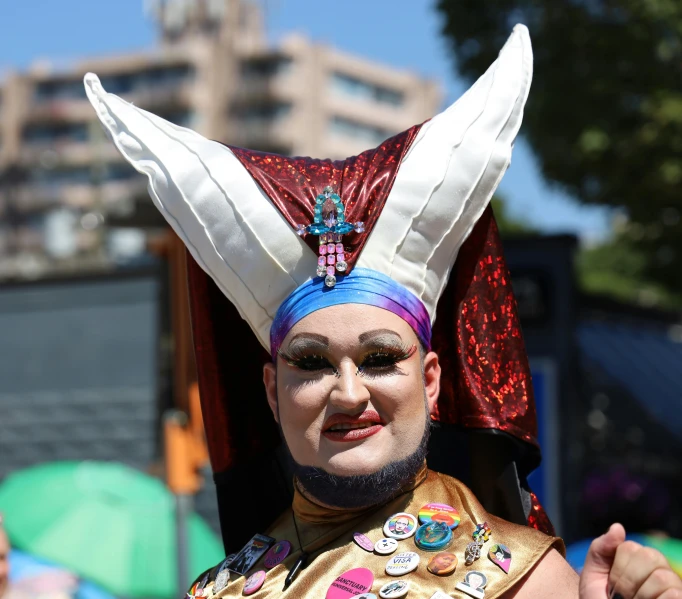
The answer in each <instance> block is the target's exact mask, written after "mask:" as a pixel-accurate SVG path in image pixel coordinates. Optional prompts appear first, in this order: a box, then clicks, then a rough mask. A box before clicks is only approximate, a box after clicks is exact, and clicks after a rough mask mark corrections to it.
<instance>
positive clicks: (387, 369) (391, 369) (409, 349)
mask: <svg viewBox="0 0 682 599" xmlns="http://www.w3.org/2000/svg"><path fill="white" fill-rule="evenodd" d="M416 351H417V346H416V345H412V346H407V345H398V346H396V347H386V348H381V349H380V350H375V351H373V352H370V353H368V354H367V355H366V356H365V357H364V358H363V360H362V361H361V362H360V366H358V370H357V374H361V375H363V376H365V377H367V378H370V379H371V378H376V377H379V376H385V375H391V374H402V373H403V371H402V370H401V369H400V366H398V364H399V363H400V362H403V361H404V360H407V359H409V358H411V357H412V356H413V355H414V353H415V352H416ZM377 357H379V358H385V359H387V360H388V362H387V363H385V364H376V365H373V366H372V365H367V364H366V362H367V360H368V359H371V358H377Z"/></svg>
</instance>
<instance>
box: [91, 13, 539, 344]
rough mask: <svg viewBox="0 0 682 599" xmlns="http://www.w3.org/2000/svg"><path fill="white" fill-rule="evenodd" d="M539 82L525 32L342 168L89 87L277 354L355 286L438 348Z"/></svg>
mask: <svg viewBox="0 0 682 599" xmlns="http://www.w3.org/2000/svg"><path fill="white" fill-rule="evenodd" d="M531 76H532V52H531V47H530V40H529V36H528V31H527V29H526V28H525V27H524V26H521V25H519V26H517V27H516V28H515V29H514V32H513V33H512V35H511V37H510V38H509V40H508V41H507V43H506V45H505V46H504V48H503V49H502V51H501V52H500V55H499V57H498V59H497V60H496V61H495V63H494V64H493V65H492V66H491V67H490V68H489V69H488V71H487V72H486V73H485V74H484V75H483V76H482V77H481V78H480V79H479V80H478V81H477V82H476V83H475V84H474V85H473V87H471V89H469V90H468V91H467V92H466V93H465V94H464V95H463V96H462V97H461V98H460V99H459V100H458V101H457V102H455V103H454V104H453V105H452V106H450V107H449V108H448V109H447V110H445V111H444V112H442V113H441V114H439V115H437V116H435V117H434V118H433V119H431V120H430V121H428V122H426V123H424V124H422V125H421V126H417V127H413V128H412V129H410V130H408V131H406V132H404V133H402V134H400V135H398V136H396V137H394V138H391V139H390V140H387V141H386V142H384V143H383V144H381V146H379V147H378V148H376V149H374V150H369V151H368V152H365V153H363V154H361V155H360V156H357V157H352V158H349V159H347V160H346V161H338V162H331V161H324V160H312V159H303V158H293V159H290V158H284V157H280V156H275V155H272V154H263V153H259V152H250V151H247V150H242V149H239V148H231V147H227V146H225V145H222V144H220V143H217V142H214V141H210V140H208V139H206V138H204V137H202V136H201V135H199V134H197V133H195V132H193V131H191V130H189V129H185V128H183V127H179V126H176V125H173V124H171V123H169V122H167V121H165V120H164V119H162V118H160V117H158V116H155V115H154V114H152V113H149V112H147V111H145V110H142V109H139V108H137V107H135V106H133V105H131V104H129V103H127V102H125V101H124V100H122V99H121V98H119V97H117V96H115V95H113V94H109V93H106V91H105V90H104V89H103V88H102V86H101V84H100V82H99V80H98V78H97V77H96V76H95V75H93V74H88V75H86V76H85V87H86V91H87V95H88V98H89V99H90V102H91V103H92V105H93V106H94V108H95V110H96V112H97V116H98V117H99V119H100V120H101V122H102V124H103V125H104V127H105V128H106V130H107V131H108V132H109V134H110V135H111V138H112V139H113V141H114V143H115V145H116V147H117V148H118V149H119V150H120V152H121V153H122V154H123V156H124V157H125V158H126V160H128V162H130V164H131V165H132V166H133V167H134V168H135V169H136V170H138V171H139V172H140V173H143V174H145V175H147V177H148V178H149V193H150V195H151V197H152V200H153V201H154V203H155V204H156V206H157V208H158V209H159V210H160V211H161V213H162V214H163V216H164V217H165V218H166V220H167V221H168V223H169V224H170V225H171V226H172V227H173V229H174V230H175V232H176V233H177V234H178V235H179V236H180V238H181V239H182V240H183V241H184V243H185V244H186V246H187V248H188V249H189V251H190V253H191V255H192V256H193V258H194V260H195V261H196V262H197V263H198V264H199V265H200V266H201V268H202V269H204V270H205V272H206V273H208V275H210V277H211V278H212V279H213V281H214V282H215V283H216V285H217V286H218V287H219V288H220V290H221V291H222V292H223V293H224V294H225V296H226V297H227V298H229V300H230V301H231V302H232V303H233V304H234V305H235V306H236V307H237V309H238V310H239V313H240V314H241V316H242V317H243V318H244V319H245V320H246V321H247V322H248V323H249V325H250V326H251V328H252V330H253V331H254V333H255V334H256V335H257V337H258V339H259V341H260V343H261V344H262V345H263V346H264V347H265V348H266V349H271V350H273V351H274V350H275V349H276V347H277V346H278V343H279V342H281V340H282V338H283V335H284V334H286V330H288V329H289V328H290V326H293V323H292V319H293V320H298V319H300V318H301V317H302V315H305V314H303V312H306V310H309V311H312V309H310V307H309V308H302V302H303V303H304V304H311V306H312V308H314V309H318V308H320V307H324V305H330V302H331V303H341V302H342V301H343V298H342V296H343V293H344V290H348V289H350V287H351V286H352V285H355V286H356V287H354V289H355V290H356V291H357V285H359V286H360V288H361V290H363V291H364V292H367V294H368V295H372V294H374V295H377V294H378V295H381V294H385V295H386V296H387V299H386V300H377V301H374V300H368V301H367V303H376V305H380V306H381V307H387V309H394V308H395V309H396V310H403V311H404V310H406V311H407V312H409V313H411V317H412V319H413V321H414V322H411V324H412V325H413V327H414V328H415V330H416V331H417V333H418V335H419V336H420V338H422V341H424V342H425V343H426V345H429V343H430V335H431V325H432V323H433V321H434V320H435V316H436V304H437V303H438V300H439V298H440V296H441V294H442V292H443V290H444V288H445V286H446V284H447V282H448V277H449V275H450V271H451V269H452V266H453V264H454V262H455V259H456V257H457V254H458V251H459V249H460V247H461V246H462V244H463V243H464V241H465V240H466V239H467V236H468V235H469V234H470V233H471V231H472V229H473V227H474V225H475V224H476V222H477V221H478V220H479V218H480V217H481V215H482V213H483V211H484V210H485V208H486V206H487V205H488V202H489V200H490V198H491V197H492V195H493V193H494V191H495V189H496V188H497V185H498V184H499V182H500V179H501V177H502V175H503V174H504V172H505V171H506V169H507V167H508V166H509V163H510V160H511V151H512V145H513V142H514V138H515V137H516V135H517V133H518V131H519V127H520V125H521V120H522V116H523V109H524V105H525V102H526V98H527V96H528V91H529V88H530V83H531ZM302 235H306V236H307V239H304V238H303V237H302ZM306 241H308V243H306ZM360 273H362V274H364V275H365V276H364V277H360ZM367 276H369V278H370V279H372V282H370V283H367ZM361 279H362V280H361ZM367 285H369V286H370V288H367ZM377 285H378V286H379V287H380V288H381V289H382V290H383V291H381V290H379V291H377V289H376V287H377ZM332 288H333V289H332ZM332 290H333V291H334V293H328V292H329V291H332ZM396 290H397V291H396ZM396 293H397V296H399V297H398V299H397V300H396ZM292 294H298V295H297V297H298V299H297V300H296V301H295V302H292V300H291V298H292ZM311 296H315V297H316V298H317V299H315V300H312V299H310V298H311ZM302 297H306V298H308V299H305V300H304V299H301V298H302ZM319 298H325V299H324V300H321V299H319ZM390 300H396V301H397V302H398V304H401V305H400V306H398V307H397V308H396V307H395V306H393V304H391V305H383V304H386V302H389V303H390ZM382 301H383V304H382ZM289 304H291V305H289ZM404 304H406V305H404ZM285 305H286V308H285ZM282 308H285V309H284V312H286V314H282ZM278 310H279V311H280V316H279V317H278V321H277V322H276V323H275V326H274V327H273V321H274V320H275V318H276V316H277V314H278ZM309 311H308V312H306V313H309ZM394 311H395V310H394ZM425 321H426V322H425Z"/></svg>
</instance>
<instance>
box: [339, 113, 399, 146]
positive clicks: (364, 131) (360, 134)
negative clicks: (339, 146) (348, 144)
mask: <svg viewBox="0 0 682 599" xmlns="http://www.w3.org/2000/svg"><path fill="white" fill-rule="evenodd" d="M329 130H330V132H331V133H332V134H333V135H339V136H342V137H349V138H353V139H356V140H358V141H363V142H368V143H371V144H379V143H381V142H382V141H385V140H386V139H388V138H389V137H391V135H393V132H392V131H389V130H388V129H384V128H383V127H377V126H375V125H368V124H366V123H360V122H359V121H355V120H353V119H348V118H345V117H342V116H334V117H332V119H331V121H330V122H329Z"/></svg>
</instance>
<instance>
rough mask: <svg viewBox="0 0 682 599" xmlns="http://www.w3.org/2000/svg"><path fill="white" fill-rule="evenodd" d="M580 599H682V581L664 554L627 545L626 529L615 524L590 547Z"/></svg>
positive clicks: (633, 544) (646, 548) (628, 542)
mask: <svg viewBox="0 0 682 599" xmlns="http://www.w3.org/2000/svg"><path fill="white" fill-rule="evenodd" d="M580 599H682V579H680V577H679V576H677V574H675V572H673V570H672V568H671V567H670V564H669V563H668V560H666V559H665V557H664V556H663V554H662V553H660V552H659V551H656V550H655V549H652V548H651V547H644V546H642V545H640V544H639V543H635V542H634V541H626V540H625V529H624V528H623V527H622V526H621V525H620V524H613V525H612V526H611V528H609V530H608V531H607V532H606V534H604V535H602V536H601V537H598V538H596V539H595V540H594V541H592V544H591V545H590V549H589V551H588V552H587V557H586V558H585V566H584V568H583V573H582V575H581V576H580Z"/></svg>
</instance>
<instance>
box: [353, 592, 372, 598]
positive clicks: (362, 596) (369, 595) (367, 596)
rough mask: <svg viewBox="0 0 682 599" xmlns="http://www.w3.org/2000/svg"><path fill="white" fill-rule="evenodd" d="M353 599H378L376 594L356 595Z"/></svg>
mask: <svg viewBox="0 0 682 599" xmlns="http://www.w3.org/2000/svg"><path fill="white" fill-rule="evenodd" d="M353 599H377V596H376V595H375V594H374V593H363V594H362V595H355V597H353Z"/></svg>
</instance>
